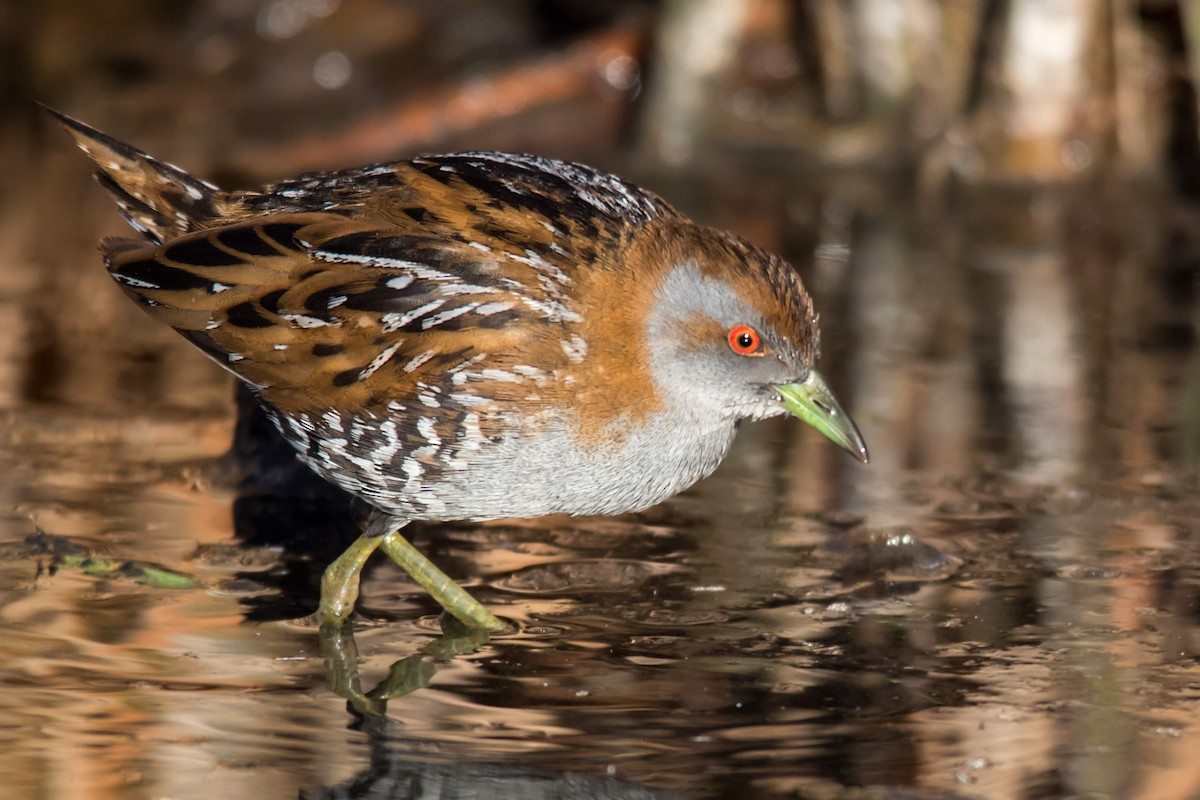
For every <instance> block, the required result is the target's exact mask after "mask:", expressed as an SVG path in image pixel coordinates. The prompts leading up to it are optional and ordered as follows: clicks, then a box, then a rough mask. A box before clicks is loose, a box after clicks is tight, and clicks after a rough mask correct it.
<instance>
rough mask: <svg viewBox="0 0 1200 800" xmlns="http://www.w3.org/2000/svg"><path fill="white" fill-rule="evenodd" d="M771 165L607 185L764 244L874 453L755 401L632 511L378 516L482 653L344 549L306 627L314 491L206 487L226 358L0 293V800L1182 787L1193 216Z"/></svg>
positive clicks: (1125, 195) (323, 523)
mask: <svg viewBox="0 0 1200 800" xmlns="http://www.w3.org/2000/svg"><path fill="white" fill-rule="evenodd" d="M793 178H794V176H786V175H784V176H779V175H775V176H773V177H764V178H763V179H762V181H761V182H759V183H756V184H755V185H756V189H755V192H754V200H753V202H746V198H745V196H740V195H737V194H735V193H726V194H724V195H722V194H704V193H700V194H692V193H688V192H686V191H683V190H679V191H678V193H677V194H675V195H672V192H671V186H670V183H669V182H662V183H657V184H656V183H655V181H654V179H653V178H652V177H651V178H648V179H647V182H649V183H651V185H655V186H656V188H659V189H660V190H662V191H663V192H664V193H665V194H667V195H668V197H672V196H674V197H675V198H676V199H679V198H686V197H688V196H691V197H693V198H695V197H704V198H706V200H705V202H704V203H703V205H700V204H697V205H698V206H699V207H695V208H692V209H691V210H692V211H693V212H695V213H696V214H698V215H699V216H701V217H702V218H703V219H704V220H705V221H707V222H710V223H713V224H719V225H723V226H728V227H732V228H735V229H737V230H739V231H741V232H743V233H745V234H746V235H748V236H751V237H752V238H756V240H757V241H759V242H761V243H762V244H764V245H766V246H768V247H772V248H775V249H781V250H784V251H785V252H786V253H787V255H788V256H789V257H790V258H791V259H792V260H793V261H794V262H795V263H797V265H798V266H799V267H800V268H801V270H802V272H803V273H804V275H805V278H806V280H807V281H808V283H809V284H810V286H811V287H812V288H813V289H814V292H815V293H816V295H817V302H818V306H819V308H820V309H821V311H822V315H823V320H824V330H825V333H824V351H825V354H824V361H823V364H824V367H823V369H824V371H825V372H826V373H827V375H828V376H829V377H830V382H831V384H832V385H833V386H834V388H835V389H836V390H837V392H838V394H839V397H840V399H841V400H842V403H843V405H844V406H845V407H846V408H847V409H848V410H850V411H851V412H852V413H853V414H854V416H855V417H856V419H857V420H858V421H859V424H860V426H861V428H862V430H863V433H864V435H865V437H866V438H867V440H868V442H869V444H870V446H871V451H872V463H871V464H870V465H869V466H866V467H863V466H860V465H858V464H857V463H855V462H854V461H853V460H852V459H850V458H848V457H846V456H844V455H843V454H841V453H840V452H838V451H837V450H836V449H835V448H833V447H831V446H830V445H829V444H828V443H827V442H825V441H823V440H821V439H820V437H819V436H818V435H816V434H814V433H812V432H811V431H807V430H802V428H801V426H800V425H799V423H796V422H794V421H793V422H791V423H789V422H787V421H785V420H774V421H771V422H768V423H762V424H757V425H748V426H746V428H745V429H744V430H743V431H742V432H741V434H740V435H739V439H738V442H737V444H736V446H735V450H734V452H733V453H732V454H731V455H730V457H729V459H728V460H727V461H726V463H725V464H724V465H723V466H722V468H721V469H720V471H719V472H718V473H717V474H716V475H715V476H713V477H712V478H711V479H709V480H707V481H705V482H703V483H701V484H700V485H698V486H697V487H695V488H694V489H693V490H691V491H689V492H687V493H686V494H684V495H682V496H680V497H678V498H675V499H674V500H672V501H670V502H668V503H666V504H664V505H663V506H660V507H658V508H655V509H652V510H650V511H648V512H646V513H643V514H640V515H633V516H627V517H620V518H613V519H550V520H537V521H523V522H501V523H495V524H489V525H484V526H466V525H443V526H424V527H414V528H412V529H411V531H412V539H413V541H414V542H415V543H416V544H417V546H418V547H420V548H421V549H422V550H423V551H424V552H426V553H428V554H429V555H430V556H431V557H432V558H433V559H434V560H435V561H436V562H437V563H439V564H440V565H442V566H443V567H444V568H446V569H447V571H448V572H449V573H450V574H451V575H453V576H455V577H457V578H460V579H462V580H463V582H464V583H466V584H467V585H469V586H471V587H472V589H473V591H474V593H475V594H476V596H477V597H479V598H480V599H481V600H482V601H483V602H484V603H486V604H487V605H488V606H489V607H491V608H492V609H493V610H495V611H496V612H497V613H498V614H500V615H501V616H502V617H503V618H504V619H505V620H507V621H509V622H510V623H511V628H510V630H508V631H506V632H504V633H502V634H500V635H497V636H494V637H492V638H491V639H490V640H487V641H478V640H472V639H470V637H466V636H463V635H461V632H455V631H450V632H449V633H447V634H445V635H443V632H442V630H441V625H440V623H439V621H438V619H437V617H436V616H435V615H434V614H435V609H434V608H433V607H432V606H431V604H430V602H429V600H428V599H427V598H425V597H423V596H422V595H421V593H420V592H419V591H417V590H416V589H415V587H414V586H413V585H412V584H411V583H410V582H409V581H408V580H406V578H405V577H404V576H403V575H402V574H401V573H399V572H398V571H397V570H396V569H395V568H393V567H391V566H390V565H389V564H386V563H383V562H382V561H380V562H372V566H371V568H370V570H369V575H368V578H367V580H366V582H365V585H364V598H363V601H362V604H361V606H360V607H361V609H362V610H363V612H364V614H365V617H366V619H365V620H364V621H363V623H362V624H361V625H359V626H358V627H357V628H356V629H355V631H354V635H353V636H352V637H348V638H346V637H344V638H341V639H336V640H335V639H332V638H329V637H327V638H325V639H322V638H321V637H320V636H319V635H318V632H317V631H316V630H315V629H314V628H313V627H312V626H311V625H309V624H307V623H305V622H304V621H303V620H302V619H300V618H301V617H302V616H303V615H304V614H306V613H307V612H308V611H309V610H311V609H312V608H313V607H314V605H315V601H316V593H317V580H318V578H319V574H320V568H321V566H322V565H323V564H324V563H325V561H326V560H327V559H328V558H330V557H332V555H333V554H335V553H336V552H337V551H338V549H339V548H340V547H341V546H343V545H344V544H345V542H346V541H348V538H349V537H351V536H353V535H354V525H353V522H352V520H351V519H350V517H349V515H348V514H347V513H346V511H345V510H344V509H342V508H341V507H340V506H338V505H337V504H336V503H321V502H317V503H314V504H307V505H306V504H303V503H299V502H296V503H279V502H271V501H269V500H264V499H262V498H255V497H248V496H241V497H239V496H238V494H237V492H236V491H234V490H233V489H230V488H228V485H229V479H228V474H229V466H228V464H227V462H225V461H222V460H221V455H222V453H223V452H224V451H225V450H226V448H227V446H228V443H229V439H230V435H231V432H232V429H233V411H232V409H233V404H232V400H231V399H230V391H229V385H228V382H227V381H226V379H225V378H224V377H223V376H222V375H221V374H219V371H218V370H216V369H215V368H210V366H209V365H208V364H207V362H205V361H204V360H203V359H202V358H201V357H199V356H194V357H193V356H192V355H190V354H188V351H186V350H185V349H184V348H183V347H182V346H180V345H179V344H177V343H176V342H175V341H174V340H173V339H171V338H170V337H169V336H167V335H165V334H160V332H158V331H155V330H153V329H152V328H151V327H150V326H149V324H148V323H147V322H146V321H145V320H143V319H142V318H141V315H140V314H139V312H138V311H137V310H136V308H134V307H133V306H132V305H127V304H125V302H124V301H123V300H122V299H120V298H118V297H115V295H117V292H116V291H115V290H112V294H113V295H114V299H112V302H111V303H109V301H108V300H106V299H99V300H95V301H93V302H94V303H97V304H99V306H98V311H96V316H97V319H96V320H95V321H94V322H95V324H94V326H93V327H89V325H88V323H87V321H80V319H78V318H72V319H66V318H64V316H63V315H62V314H60V313H58V311H57V310H56V307H55V306H54V303H53V302H48V301H47V294H46V292H45V286H46V282H45V280H42V279H37V280H17V279H12V280H9V281H8V282H7V283H6V284H5V291H4V293H3V296H0V305H3V306H4V307H6V308H7V313H10V317H11V318H12V319H13V320H14V324H13V325H11V326H9V327H7V328H5V329H4V333H3V336H4V337H5V338H6V341H4V342H3V351H2V352H3V354H4V361H5V364H6V371H7V372H8V373H9V375H10V380H9V381H7V382H6V383H7V386H8V388H7V389H6V390H5V391H6V394H5V395H4V399H3V406H2V408H3V410H2V412H0V414H2V416H0V474H4V475H5V476H7V480H5V481H3V484H2V485H0V492H2V493H3V503H2V504H0V684H2V685H3V687H4V691H0V747H2V748H3V750H4V752H5V754H6V758H4V759H3V760H0V786H4V787H7V789H6V791H5V796H12V797H30V798H39V797H45V798H67V797H89V798H91V797H98V798H127V797H128V798H141V797H156V798H157V797H165V798H191V797H214V796H224V797H229V798H241V797H254V798H256V800H271V799H272V798H294V797H296V796H297V795H299V796H302V797H312V798H318V797H321V798H324V797H330V798H332V797H372V798H383V797H444V798H449V797H477V796H491V797H496V798H507V797H514V798H517V797H519V798H551V797H554V798H568V797H569V798H595V797H603V798H608V797H612V798H634V797H679V798H732V797H736V798H782V797H842V796H853V797H867V796H869V797H876V796H878V797H950V796H963V797H1058V796H1089V797H1091V796H1109V797H1147V798H1149V797H1156V798H1162V797H1192V796H1196V794H1197V793H1200V762H1197V761H1196V759H1195V757H1194V753H1195V752H1197V747H1198V746H1200V732H1198V731H1197V729H1196V725H1195V722H1194V720H1195V719H1196V718H1197V715H1198V712H1200V665H1198V664H1197V656H1198V655H1200V626H1198V625H1197V622H1198V617H1197V610H1198V609H1200V580H1198V578H1197V571H1196V569H1195V567H1194V564H1195V563H1196V552H1197V533H1196V531H1197V520H1198V519H1200V492H1197V490H1196V480H1195V473H1194V471H1193V469H1192V467H1191V466H1190V462H1189V461H1188V456H1189V454H1191V453H1194V452H1196V444H1197V436H1196V434H1197V427H1196V415H1197V410H1200V409H1198V408H1197V399H1196V388H1195V381H1196V373H1197V370H1196V368H1195V364H1194V362H1195V354H1194V352H1193V338H1194V334H1193V324H1194V320H1195V305H1194V302H1193V300H1194V298H1193V295H1194V283H1195V277H1196V269H1197V265H1198V261H1197V254H1200V248H1197V247H1196V240H1195V238H1194V237H1193V236H1192V235H1191V230H1193V228H1194V220H1195V215H1194V214H1193V212H1192V211H1190V210H1189V209H1186V208H1181V207H1178V206H1176V205H1173V204H1170V203H1166V202H1165V201H1157V200H1146V199H1145V198H1146V197H1154V196H1155V195H1152V194H1148V193H1146V192H1145V191H1144V190H1143V189H1140V188H1136V187H1135V188H1128V187H1126V188H1123V189H1121V190H1118V191H1111V192H1101V191H1088V190H1084V191H1078V192H1062V191H1049V190H1047V191H1040V192H1018V191H1006V192H988V193H984V192H966V191H961V192H959V193H958V194H957V195H955V196H954V197H953V199H951V200H946V199H945V196H944V195H941V196H939V198H940V199H937V200H928V199H924V198H922V197H921V196H914V195H913V194H912V191H911V189H902V190H898V191H895V192H888V191H883V190H880V189H879V188H877V187H875V186H873V185H872V184H871V182H869V181H868V182H866V183H864V182H861V181H853V180H851V181H846V182H836V183H832V184H831V183H828V182H819V181H812V182H806V181H802V180H795V179H793ZM756 180H757V179H756ZM797 186H807V187H808V188H805V189H803V190H798V189H796V188H795V187H797ZM1133 197H1137V198H1139V199H1138V201H1137V203H1133V202H1132V201H1131V198H1133ZM91 258H93V257H92V256H86V259H85V257H83V256H80V261H81V263H84V262H86V263H88V264H89V266H88V267H87V269H94V270H95V271H97V272H98V271H99V268H98V267H97V266H96V265H95V264H94V263H91V262H90V259H91ZM94 286H95V287H97V289H96V291H97V292H98V293H99V292H107V291H109V288H110V287H106V286H104V285H103V283H101V282H97V283H95V284H94ZM81 293H82V290H81ZM97 296H98V297H104V296H103V295H97ZM85 316H86V315H85ZM156 337H157V338H156ZM162 348H170V349H167V350H163V349H162ZM76 556H77V557H78V558H76V559H75V560H72V558H73V557H76ZM88 558H91V561H87V559H88ZM127 561H131V562H135V563H125V562H127ZM146 565H159V566H161V567H164V568H166V569H167V570H172V571H175V572H177V573H180V574H181V575H183V576H191V577H193V578H194V579H195V580H196V585H195V586H194V587H192V588H163V587H161V586H157V585H154V584H153V583H147V582H145V581H144V580H143V579H144V578H145V572H144V571H143V567H145V566H146ZM380 683H385V684H386V689H385V690H382V691H381V692H376V693H374V694H371V692H370V690H371V689H372V687H375V686H376V685H377V684H380ZM384 691H390V692H391V694H392V695H394V696H392V697H391V698H390V699H384V698H382V697H381V696H380V694H382V693H384ZM368 695H370V696H368ZM347 698H349V703H348V699H347ZM355 709H357V711H355ZM364 709H367V710H370V711H374V712H384V716H376V715H373V714H370V713H368V714H366V715H365V716H364V715H363V714H362V713H361V712H362V711H363V710H364ZM857 787H874V788H872V789H871V790H870V791H869V792H866V793H855V789H856V788H857Z"/></svg>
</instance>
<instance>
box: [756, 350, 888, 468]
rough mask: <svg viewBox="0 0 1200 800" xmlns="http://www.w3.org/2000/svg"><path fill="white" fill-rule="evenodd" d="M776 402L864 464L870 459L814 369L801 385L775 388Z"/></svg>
mask: <svg viewBox="0 0 1200 800" xmlns="http://www.w3.org/2000/svg"><path fill="white" fill-rule="evenodd" d="M775 390H776V391H778V392H779V398H780V402H782V403H783V407H784V408H786V409H787V410H788V411H789V412H790V413H792V414H794V415H795V416H797V417H799V418H800V419H802V420H804V421H805V422H807V423H808V424H809V425H812V426H813V427H814V428H816V429H817V430H819V431H820V432H821V433H823V434H825V436H827V437H828V438H829V440H830V441H831V442H833V443H834V444H836V445H837V446H838V447H841V448H843V449H845V450H846V451H848V452H849V453H850V455H852V456H854V457H855V458H857V459H858V460H859V461H861V462H863V463H864V464H865V463H866V462H867V461H868V459H869V458H870V457H869V455H868V454H867V445H866V442H864V441H863V438H862V434H860V433H859V432H858V427H857V426H855V424H854V420H852V419H850V415H849V414H847V413H846V412H845V411H843V410H842V407H841V406H840V405H838V401H837V398H835V397H834V396H833V392H831V391H829V387H828V386H826V385H825V381H824V379H823V378H821V376H820V375H819V374H817V372H816V370H813V371H812V372H809V373H808V378H806V379H805V380H804V381H803V382H802V383H789V384H786V385H784V386H776V387H775Z"/></svg>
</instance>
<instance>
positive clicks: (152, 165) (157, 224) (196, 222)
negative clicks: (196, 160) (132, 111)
mask: <svg viewBox="0 0 1200 800" xmlns="http://www.w3.org/2000/svg"><path fill="white" fill-rule="evenodd" d="M43 108H45V109H46V110H47V111H49V112H50V113H51V114H53V115H54V118H55V119H57V120H58V121H59V122H60V123H62V126H63V127H64V128H66V129H67V132H68V133H70V134H71V136H72V137H74V139H75V142H76V144H78V145H79V146H80V147H81V148H82V149H83V151H84V152H85V153H87V154H88V156H90V157H91V159H92V161H94V162H95V163H96V173H95V174H96V181H97V182H98V183H99V184H100V185H101V186H103V187H104V188H105V189H107V190H108V191H109V193H110V194H112V196H113V199H115V200H116V201H117V205H118V206H120V208H121V214H122V215H123V216H124V217H125V219H127V220H128V221H129V224H130V225H132V226H133V227H134V228H136V229H137V230H139V231H140V232H141V233H142V234H144V235H145V236H146V238H147V239H150V240H151V241H153V242H156V243H159V244H161V243H162V242H164V241H166V240H168V239H173V238H174V237H176V236H179V235H180V234H183V233H188V232H189V231H194V230H199V229H201V228H207V227H210V226H211V225H212V221H213V220H215V219H217V218H218V217H220V216H221V209H222V206H224V205H225V203H226V202H227V198H228V195H227V194H226V193H225V192H223V191H221V190H220V189H218V188H217V187H216V186H213V185H212V184H211V183H208V182H207V181H202V180H200V179H199V178H196V177H193V176H192V175H189V174H188V173H186V172H184V171H183V170H181V169H179V168H178V167H174V166H172V165H170V164H167V163H164V162H162V161H159V160H158V159H156V158H154V157H152V156H149V155H147V154H145V153H143V152H141V151H140V150H136V149H134V148H132V147H130V146H129V145H127V144H125V143H124V142H118V141H117V140H116V139H114V138H112V137H111V136H106V135H105V134H103V133H101V132H100V131H98V130H96V129H95V128H92V127H90V126H88V125H84V124H83V123H82V122H80V121H79V120H77V119H72V118H71V117H68V116H67V115H66V114H62V113H59V112H58V111H55V110H54V109H52V108H48V107H46V106H43Z"/></svg>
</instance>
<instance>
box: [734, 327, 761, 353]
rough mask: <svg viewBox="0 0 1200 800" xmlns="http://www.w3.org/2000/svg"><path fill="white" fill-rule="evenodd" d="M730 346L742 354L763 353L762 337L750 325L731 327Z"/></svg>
mask: <svg viewBox="0 0 1200 800" xmlns="http://www.w3.org/2000/svg"><path fill="white" fill-rule="evenodd" d="M729 346H730V347H732V348H733V352H735V353H737V354H738V355H741V356H761V355H763V346H762V337H760V336H759V335H758V331H756V330H754V328H751V327H750V326H749V325H734V326H733V327H732V328H730V329H729Z"/></svg>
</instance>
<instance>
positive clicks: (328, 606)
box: [317, 530, 383, 625]
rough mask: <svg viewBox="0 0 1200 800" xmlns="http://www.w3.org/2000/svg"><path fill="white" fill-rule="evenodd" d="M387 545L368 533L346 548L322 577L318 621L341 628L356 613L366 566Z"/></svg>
mask: <svg viewBox="0 0 1200 800" xmlns="http://www.w3.org/2000/svg"><path fill="white" fill-rule="evenodd" d="M382 542H383V537H382V536H380V535H379V534H377V533H375V532H374V531H373V530H368V532H367V533H364V534H363V535H362V536H360V537H358V539H356V540H355V541H354V544H352V545H350V546H349V547H347V548H346V552H344V553H342V554H341V555H340V556H338V557H337V558H336V559H335V560H334V562H333V563H332V564H330V565H329V566H328V567H326V568H325V574H324V575H322V576H321V605H320V607H319V608H317V619H318V620H319V621H320V622H321V624H322V625H341V624H342V623H343V622H345V621H346V617H348V616H350V612H351V611H353V610H354V601H356V600H357V599H358V582H359V578H360V576H361V575H362V568H363V564H366V563H367V559H368V558H370V557H371V553H374V552H375V549H376V548H378V547H379V545H380V543H382Z"/></svg>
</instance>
